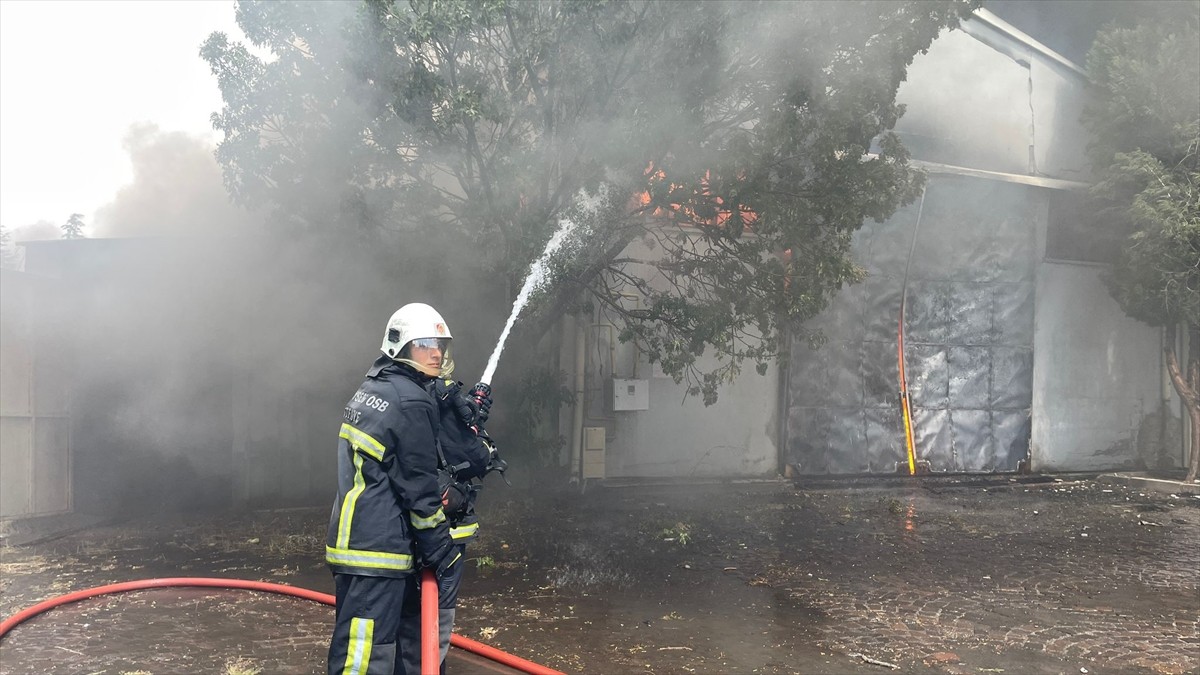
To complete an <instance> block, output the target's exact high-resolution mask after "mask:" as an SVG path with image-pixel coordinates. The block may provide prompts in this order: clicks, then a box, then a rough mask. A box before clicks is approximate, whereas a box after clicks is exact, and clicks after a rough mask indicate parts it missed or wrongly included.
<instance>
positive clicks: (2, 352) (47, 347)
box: [0, 270, 72, 518]
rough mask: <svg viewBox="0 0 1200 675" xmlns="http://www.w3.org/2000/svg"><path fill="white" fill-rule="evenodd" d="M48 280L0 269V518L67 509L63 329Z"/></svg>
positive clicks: (68, 464)
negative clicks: (56, 324)
mask: <svg viewBox="0 0 1200 675" xmlns="http://www.w3.org/2000/svg"><path fill="white" fill-rule="evenodd" d="M56 295H57V288H56V286H55V284H54V282H53V281H52V280H49V279H45V278H41V277H36V276H33V275H29V274H24V273H21V272H15V271H12V270H2V271H0V518H19V517H27V516H41V515H50V514H54V513H63V512H66V511H70V510H71V497H72V491H71V469H72V466H71V465H72V462H71V425H70V422H71V420H70V397H69V395H68V386H67V385H68V382H69V380H68V377H69V373H68V372H67V370H66V366H65V360H64V356H65V355H66V354H68V353H69V352H68V350H67V345H66V339H65V335H64V334H63V332H62V331H58V330H53V325H54V321H55V320H56V318H57V317H56V316H54V315H53V314H52V313H53V312H54V311H55V307H58V306H59V304H58V303H57V302H55V296H56Z"/></svg>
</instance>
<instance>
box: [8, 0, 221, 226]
mask: <svg viewBox="0 0 1200 675" xmlns="http://www.w3.org/2000/svg"><path fill="white" fill-rule="evenodd" d="M213 31H223V32H225V33H227V34H229V35H230V37H231V38H233V39H235V40H238V41H243V40H244V36H243V35H242V33H241V31H240V30H239V29H238V28H237V25H236V23H235V22H234V3H233V2H232V0H141V1H132V2H130V1H121V2H118V1H111V0H88V1H84V2H77V1H68V0H46V1H42V2H32V1H28V0H0V225H3V226H4V227H5V228H6V229H8V230H10V231H11V230H13V229H16V228H18V227H22V226H26V225H29V224H32V223H35V222H37V221H39V220H47V221H51V222H53V223H56V224H61V223H63V222H65V221H66V220H67V218H68V217H69V216H70V214H71V213H82V214H83V215H84V221H85V222H88V223H90V222H92V219H93V216H94V214H95V212H96V211H97V210H98V209H99V208H101V207H103V206H104V205H106V204H107V203H109V202H110V201H112V200H113V198H114V196H115V195H116V193H117V192H118V190H119V189H120V188H121V187H122V186H124V185H126V184H128V183H129V182H130V180H131V179H132V168H131V163H130V155H129V152H128V151H127V150H126V148H125V147H124V140H125V138H126V137H127V135H128V134H129V132H130V129H131V127H132V126H133V125H135V124H138V123H150V124H154V125H156V126H157V127H158V128H159V129H161V130H162V131H164V132H184V133H187V134H189V135H194V136H196V137H199V138H203V139H205V140H207V141H208V142H211V143H212V144H213V145H214V146H215V144H216V142H217V141H218V140H219V136H218V134H216V133H215V132H214V131H213V130H212V125H211V123H210V122H209V115H210V114H211V113H213V112H216V111H217V110H219V109H220V107H221V95H220V92H219V91H218V89H217V84H216V78H215V77H213V75H212V74H211V73H210V72H209V70H208V65H207V64H206V63H204V61H203V60H201V59H200V56H199V51H200V44H201V43H202V42H203V41H204V39H205V38H206V37H208V35H209V34H210V33H212V32H213Z"/></svg>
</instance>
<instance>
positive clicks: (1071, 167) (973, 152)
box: [896, 12, 1087, 181]
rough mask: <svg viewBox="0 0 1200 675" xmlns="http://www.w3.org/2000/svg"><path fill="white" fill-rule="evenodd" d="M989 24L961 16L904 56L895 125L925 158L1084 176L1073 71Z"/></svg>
mask: <svg viewBox="0 0 1200 675" xmlns="http://www.w3.org/2000/svg"><path fill="white" fill-rule="evenodd" d="M980 14H981V15H982V16H985V17H986V16H990V15H989V14H987V13H986V12H981V13H980ZM992 21H996V20H995V19H994V18H993V19H986V20H985V19H983V18H972V19H970V20H968V21H965V22H964V23H963V25H962V29H961V30H955V31H951V32H949V33H945V34H943V35H941V36H939V37H938V39H937V40H935V41H934V42H933V44H932V45H931V46H930V48H929V51H928V52H926V53H925V54H920V55H918V56H917V57H916V58H915V59H914V60H913V63H912V65H911V66H910V67H909V70H908V79H907V80H906V81H905V82H904V83H903V84H901V85H900V88H899V90H898V91H897V94H896V99H897V101H898V102H899V103H903V104H904V105H905V106H906V108H907V110H906V112H905V114H904V116H903V117H902V118H901V119H900V121H899V123H897V125H896V132H897V133H898V134H899V135H900V137H901V138H903V139H904V143H905V145H907V146H908V147H909V149H910V150H911V151H912V153H913V157H914V158H916V159H919V160H923V161H926V162H937V163H941V164H950V165H954V166H963V167H970V168H973V169H981V170H986V171H999V172H1004V173H1015V174H1028V175H1032V176H1046V177H1052V178H1060V179H1066V180H1077V181H1086V180H1087V170H1086V167H1087V160H1086V157H1085V151H1086V149H1087V138H1086V131H1085V130H1084V128H1083V127H1082V125H1081V124H1080V123H1079V115H1080V113H1081V112H1082V111H1083V107H1084V104H1085V102H1086V100H1087V82H1086V78H1085V77H1084V75H1083V73H1082V71H1080V70H1078V68H1077V67H1076V66H1073V65H1072V64H1069V63H1067V62H1065V61H1064V60H1062V59H1061V58H1058V57H1056V56H1054V55H1053V54H1051V53H1048V52H1047V51H1044V50H1042V49H1039V48H1037V47H1036V46H1035V45H1036V43H1033V42H1032V41H1030V42H1029V43H1026V42H1023V41H1022V39H1020V38H1014V37H1013V36H1012V35H1009V34H1007V33H1005V32H1003V31H1001V30H999V29H997V28H996V25H994V24H993V23H992ZM996 23H999V24H1003V22H998V21H996Z"/></svg>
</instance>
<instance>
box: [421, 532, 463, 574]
mask: <svg viewBox="0 0 1200 675" xmlns="http://www.w3.org/2000/svg"><path fill="white" fill-rule="evenodd" d="M423 558H424V562H425V567H428V568H430V569H432V570H433V574H434V576H436V577H437V578H438V579H441V578H442V577H443V576H445V575H446V573H447V572H449V571H450V570H451V569H452V568H453V567H454V566H455V565H456V564H458V562H459V561H460V560H462V549H460V548H459V547H457V546H455V545H454V541H453V540H452V539H450V538H449V536H447V541H446V543H445V544H444V545H442V546H439V547H438V549H437V550H436V551H434V553H433V554H432V555H428V556H423Z"/></svg>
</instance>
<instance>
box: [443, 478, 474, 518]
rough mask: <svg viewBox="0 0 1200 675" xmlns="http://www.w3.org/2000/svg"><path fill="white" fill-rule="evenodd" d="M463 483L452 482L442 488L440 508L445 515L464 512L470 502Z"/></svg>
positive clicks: (455, 514)
mask: <svg viewBox="0 0 1200 675" xmlns="http://www.w3.org/2000/svg"><path fill="white" fill-rule="evenodd" d="M470 499H471V498H470V495H468V494H467V489H466V486H465V485H464V484H463V483H458V482H453V483H450V484H449V485H447V486H446V487H444V488H443V489H442V510H443V511H445V513H446V515H447V516H457V515H461V514H463V513H466V510H467V506H468V505H469V504H470V503H471V501H470Z"/></svg>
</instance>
